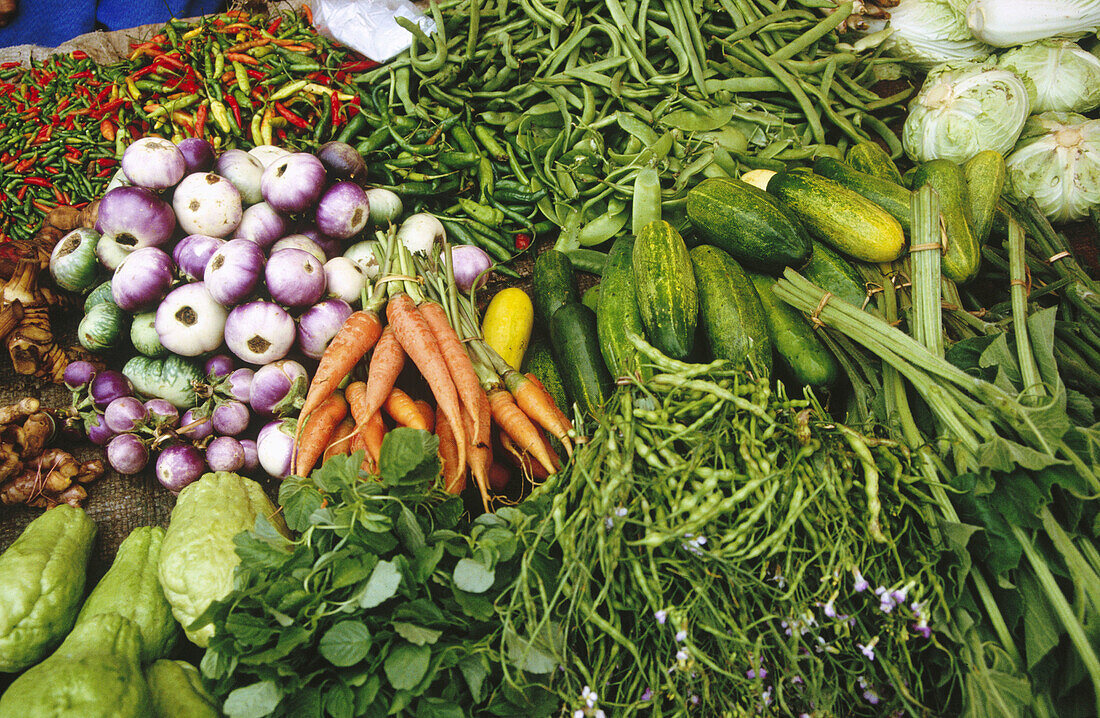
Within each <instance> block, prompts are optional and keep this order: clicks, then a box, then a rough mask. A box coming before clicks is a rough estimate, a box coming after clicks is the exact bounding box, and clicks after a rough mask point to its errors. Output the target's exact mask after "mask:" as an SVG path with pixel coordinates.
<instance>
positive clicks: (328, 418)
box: [294, 392, 348, 476]
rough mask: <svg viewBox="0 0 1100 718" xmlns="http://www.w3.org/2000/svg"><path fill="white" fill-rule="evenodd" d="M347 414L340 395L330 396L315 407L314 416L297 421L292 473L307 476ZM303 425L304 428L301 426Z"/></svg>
mask: <svg viewBox="0 0 1100 718" xmlns="http://www.w3.org/2000/svg"><path fill="white" fill-rule="evenodd" d="M347 414H348V403H347V401H345V400H344V395H343V394H340V393H338V392H337V393H334V394H330V395H329V397H328V398H327V399H325V401H324V402H323V403H322V404H321V405H320V406H319V407H317V411H316V415H311V416H309V417H308V418H302V419H299V422H298V432H297V433H298V437H299V438H298V439H297V440H296V441H295V443H294V454H295V456H294V473H295V474H296V475H298V476H309V472H310V471H312V470H313V466H314V464H316V463H317V459H319V458H321V454H322V453H324V450H325V447H326V446H328V442H329V441H330V438H329V437H331V436H332V432H333V430H334V429H335V428H336V426H337V424H339V423H340V422H341V421H343V420H344V417H345V416H347ZM303 425H304V426H303Z"/></svg>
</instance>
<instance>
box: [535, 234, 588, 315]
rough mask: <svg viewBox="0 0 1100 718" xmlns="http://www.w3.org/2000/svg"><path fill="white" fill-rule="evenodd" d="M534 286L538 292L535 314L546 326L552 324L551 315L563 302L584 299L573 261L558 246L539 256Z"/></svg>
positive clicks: (536, 293)
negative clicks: (574, 271)
mask: <svg viewBox="0 0 1100 718" xmlns="http://www.w3.org/2000/svg"><path fill="white" fill-rule="evenodd" d="M531 288H532V290H533V293H534V295H535V297H534V299H535V314H536V315H537V316H538V319H539V325H540V326H543V327H546V326H548V325H549V324H550V318H551V317H552V316H554V312H556V311H558V308H559V307H561V306H562V305H563V304H568V303H569V302H579V301H580V300H581V295H580V291H579V290H578V289H577V278H576V276H575V275H574V273H573V263H572V262H571V261H570V260H569V257H568V256H566V254H565V253H564V252H559V251H558V250H556V249H548V250H546V251H545V252H543V253H542V254H540V255H539V256H538V259H536V260H535V268H534V269H533V270H532V272H531Z"/></svg>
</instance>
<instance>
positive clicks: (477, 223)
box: [342, 0, 913, 271]
mask: <svg viewBox="0 0 1100 718" xmlns="http://www.w3.org/2000/svg"><path fill="white" fill-rule="evenodd" d="M825 5H830V6H832V5H833V3H823V2H821V1H820V0H793V1H792V2H790V3H779V4H778V5H776V4H775V3H773V2H771V1H770V0H579V1H574V2H568V1H566V0H559V1H558V2H557V3H544V2H542V1H541V0H522V1H521V2H510V1H509V0H439V1H438V2H433V3H431V4H430V10H429V11H430V13H431V14H432V17H433V19H434V21H435V25H436V28H437V30H436V32H435V33H433V34H432V35H431V37H428V36H426V35H425V34H424V33H423V31H421V30H420V28H419V27H417V26H416V25H415V24H414V23H412V22H409V21H406V20H405V19H404V18H398V19H397V22H398V23H399V24H401V25H402V26H403V27H406V28H407V29H408V30H409V31H410V32H411V33H412V36H413V43H412V47H411V48H410V49H409V50H408V51H407V52H405V53H403V54H402V55H399V56H398V57H396V58H394V59H393V60H392V61H390V62H389V63H387V64H386V65H385V66H383V67H380V68H377V69H375V70H371V71H368V72H366V73H365V74H363V75H360V76H359V77H358V78H357V79H356V83H357V84H358V85H359V86H360V87H366V88H375V89H376V90H377V93H375V94H373V95H372V99H373V100H374V101H373V102H372V103H370V105H369V106H368V105H367V104H366V103H364V107H365V108H366V111H365V112H364V113H363V115H361V116H360V117H358V118H356V120H354V121H353V123H352V124H355V125H356V131H355V132H351V133H348V132H345V133H344V135H342V137H347V138H350V139H352V140H356V138H357V141H353V142H352V143H353V144H357V145H358V147H359V149H360V151H361V152H362V153H364V155H365V156H366V157H367V165H368V167H369V168H370V169H371V170H372V171H373V173H374V174H373V175H372V179H373V180H375V181H377V182H380V183H382V184H384V185H387V186H390V187H391V188H392V189H394V190H395V191H397V192H399V193H404V194H413V195H420V196H423V197H425V198H427V199H426V200H425V203H426V204H427V205H428V206H429V208H430V209H431V210H432V211H435V212H437V213H442V214H444V215H446V214H447V210H448V209H452V210H454V209H457V210H469V212H459V213H458V215H456V216H455V218H454V219H453V220H452V221H451V222H450V224H451V225H452V226H455V227H457V228H458V230H459V231H462V230H465V232H466V233H467V235H469V236H470V237H471V238H472V239H475V240H477V241H478V242H479V243H480V244H482V246H483V247H485V248H486V249H489V248H490V247H492V246H496V245H504V246H507V248H508V249H509V250H510V251H515V250H517V249H520V248H521V245H524V244H526V243H527V242H528V241H529V238H530V237H529V235H530V234H532V233H533V232H536V231H538V230H540V229H545V228H547V227H549V228H550V233H551V235H552V234H553V233H555V232H556V233H558V240H557V241H558V244H557V247H558V248H559V249H562V250H563V251H568V252H570V256H571V258H572V259H573V260H574V264H576V265H577V266H579V267H581V268H585V269H588V270H589V271H594V270H598V269H599V267H600V266H601V262H602V261H603V258H604V257H603V255H602V253H601V254H597V253H595V252H592V251H591V250H588V249H586V248H587V247H596V246H598V245H600V244H602V243H604V242H606V241H607V240H609V239H611V238H612V237H614V236H615V235H616V234H617V233H618V232H621V231H622V230H623V227H625V226H627V223H628V218H629V214H630V201H631V197H632V196H633V192H634V184H635V181H636V180H637V178H638V175H639V173H640V172H641V171H642V170H643V169H646V168H655V169H656V170H657V171H658V173H659V180H660V191H661V200H662V205H663V210H664V212H665V217H666V218H667V219H669V220H670V221H673V222H674V223H676V224H678V225H681V226H682V225H683V224H686V214H685V205H686V197H687V192H688V190H690V189H691V187H692V186H694V185H695V184H696V183H698V182H699V181H700V180H702V179H703V178H705V177H710V176H718V177H724V176H734V177H736V176H739V175H740V174H741V173H742V172H743V171H745V170H746V169H751V168H769V169H774V168H776V167H784V166H786V165H787V164H790V163H791V162H795V163H797V162H799V161H811V160H812V159H813V158H815V157H818V156H822V155H831V156H837V157H840V156H842V153H843V151H844V149H845V148H846V146H847V145H849V144H851V143H853V142H858V141H864V140H868V139H875V140H879V141H881V142H882V143H883V144H885V145H886V146H887V147H888V148H889V150H890V151H891V154H892V155H894V156H897V155H899V154H900V153H901V143H900V142H899V140H898V138H897V137H896V135H895V134H894V132H893V131H892V130H891V129H890V127H889V125H890V123H891V122H892V121H894V120H896V119H897V118H899V117H901V116H903V115H904V112H905V106H904V101H905V100H906V99H907V98H908V97H909V96H910V95H911V93H912V91H913V88H912V87H905V88H903V89H902V91H900V92H897V93H895V94H889V95H887V96H880V95H879V94H878V93H877V92H876V91H875V88H876V87H877V86H878V83H880V82H881V81H882V80H886V79H890V80H893V79H897V78H898V77H899V76H900V75H901V73H902V69H901V67H900V65H899V64H898V61H897V60H895V59H893V58H888V57H884V56H883V55H882V51H881V48H880V47H879V46H875V44H874V42H872V41H871V40H859V39H857V38H855V37H854V36H838V35H837V32H836V31H837V30H838V28H840V27H841V26H842V25H843V23H844V21H845V20H846V19H847V18H848V17H849V15H850V13H851V12H852V10H853V3H852V2H839V3H836V7H830V9H829V10H822V8H823V7H824V6H825ZM826 12H828V13H830V14H824V13H826ZM849 37H851V40H852V42H850V43H845V42H844V40H847V39H849ZM456 118H457V119H456ZM441 131H442V132H443V133H444V134H443V135H440V132H441ZM471 136H473V137H474V140H475V141H474V142H470V141H469V138H470V137H471ZM428 140H431V142H429V141H428ZM455 194H457V195H458V196H459V197H463V198H465V199H463V200H459V201H460V203H461V204H460V205H455V206H453V207H450V208H448V206H447V205H450V204H451V203H453V202H454V201H455V199H454V195H455ZM520 197H521V198H523V199H524V200H527V201H528V203H519V204H518V205H514V204H513V202H511V201H510V200H513V199H514V198H520ZM531 200H533V201H534V203H535V205H536V206H537V207H538V210H537V211H532V205H531V204H529V202H530V201H531ZM517 213H518V216H517ZM502 215H503V217H504V220H503V222H502V223H500V224H499V225H494V224H493V223H492V222H488V221H486V220H487V219H500V218H501V216H502ZM517 226H518V227H520V228H522V229H520V230H519V231H520V232H521V234H522V236H518V237H515V239H514V241H513V237H512V236H509V234H508V232H507V231H504V230H505V229H511V228H515V227H517Z"/></svg>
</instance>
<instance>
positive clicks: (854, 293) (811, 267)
mask: <svg viewBox="0 0 1100 718" xmlns="http://www.w3.org/2000/svg"><path fill="white" fill-rule="evenodd" d="M802 275H803V276H804V277H806V279H809V280H810V281H811V282H813V283H814V284H816V285H817V286H819V287H821V288H822V289H824V290H825V291H827V292H829V293H831V294H833V295H835V296H837V297H839V298H841V299H843V300H844V301H846V302H848V303H849V304H852V305H854V306H857V307H862V306H863V302H864V300H865V299H866V298H867V285H866V283H864V281H863V277H862V276H860V274H859V272H858V271H856V269H855V268H854V267H852V265H851V264H849V263H848V260H846V259H844V257H841V256H840V255H839V254H837V253H836V252H834V251H833V250H832V249H829V247H828V246H827V245H825V244H822V243H821V242H814V252H813V254H812V255H810V261H809V262H808V263H807V264H806V266H805V267H803V268H802Z"/></svg>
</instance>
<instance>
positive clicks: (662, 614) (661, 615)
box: [653, 608, 668, 626]
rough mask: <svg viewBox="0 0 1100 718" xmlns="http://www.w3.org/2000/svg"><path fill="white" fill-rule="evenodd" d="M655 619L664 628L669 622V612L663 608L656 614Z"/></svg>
mask: <svg viewBox="0 0 1100 718" xmlns="http://www.w3.org/2000/svg"><path fill="white" fill-rule="evenodd" d="M653 617H654V618H656V619H657V623H659V624H661V625H662V626H663V625H665V621H667V620H668V611H666V610H665V609H663V608H662V609H661V610H660V611H657V612H656V613H654V614H653Z"/></svg>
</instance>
